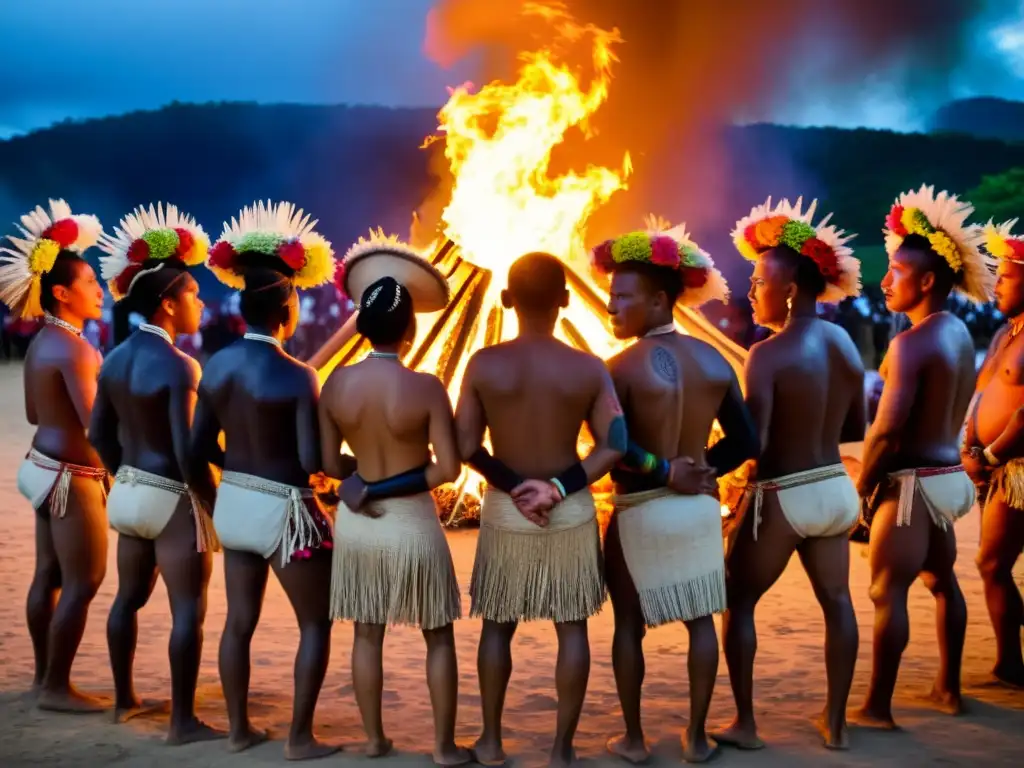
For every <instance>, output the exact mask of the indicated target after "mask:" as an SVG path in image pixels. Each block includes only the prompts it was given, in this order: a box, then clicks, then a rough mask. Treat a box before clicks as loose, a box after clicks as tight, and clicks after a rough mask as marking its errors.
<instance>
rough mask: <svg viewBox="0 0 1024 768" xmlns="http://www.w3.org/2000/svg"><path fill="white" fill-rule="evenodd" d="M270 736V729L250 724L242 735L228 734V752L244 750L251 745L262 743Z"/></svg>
mask: <svg viewBox="0 0 1024 768" xmlns="http://www.w3.org/2000/svg"><path fill="white" fill-rule="evenodd" d="M269 738H270V733H269V731H266V730H264V729H263V728H253V727H252V726H251V725H250V726H248V727H247V728H246V729H245V733H243V734H241V735H240V736H233V735H232V736H228V752H244V751H245V750H247V749H249V747H255V746H256V745H257V744H262V743H263V742H264V741H266V740H267V739H269Z"/></svg>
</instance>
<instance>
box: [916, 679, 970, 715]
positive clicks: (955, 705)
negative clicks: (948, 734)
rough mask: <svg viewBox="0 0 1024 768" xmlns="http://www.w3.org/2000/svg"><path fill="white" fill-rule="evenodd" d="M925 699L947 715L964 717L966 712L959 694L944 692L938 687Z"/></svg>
mask: <svg viewBox="0 0 1024 768" xmlns="http://www.w3.org/2000/svg"><path fill="white" fill-rule="evenodd" d="M925 698H926V699H927V700H928V701H930V702H932V703H933V704H935V705H937V706H938V708H939V711H940V712H944V713H945V714H947V715H962V714H963V712H964V704H963V700H962V699H961V698H960V694H958V693H951V692H949V691H943V690H942V689H940V688H939V687H938V686H936V687H934V688H932V690H931V693H929V694H928V695H927V696H926V697H925Z"/></svg>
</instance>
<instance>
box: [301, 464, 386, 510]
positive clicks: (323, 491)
mask: <svg viewBox="0 0 1024 768" xmlns="http://www.w3.org/2000/svg"><path fill="white" fill-rule="evenodd" d="M310 487H311V488H312V489H313V492H314V493H315V494H316V495H317V497H319V499H320V500H321V501H322V502H323V503H324V504H326V505H328V506H330V507H336V506H337V505H338V504H339V502H340V503H341V504H344V505H345V506H346V507H348V508H349V509H350V510H352V511H353V512H356V513H358V514H360V515H366V516H367V517H375V518H376V517H380V515H381V513H380V512H379V511H377V510H376V508H375V507H374V506H373V505H372V504H370V505H368V506H367V505H366V483H365V482H364V481H363V478H361V477H360V476H359V475H358V474H356V473H353V474H351V475H349V476H348V477H346V478H345V479H344V480H342V481H341V482H340V483H338V481H336V480H334V479H332V478H330V477H327V475H325V474H324V473H323V472H320V473H317V474H315V475H313V476H312V477H310Z"/></svg>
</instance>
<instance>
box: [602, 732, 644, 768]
mask: <svg viewBox="0 0 1024 768" xmlns="http://www.w3.org/2000/svg"><path fill="white" fill-rule="evenodd" d="M605 747H607V749H608V751H609V752H611V753H612V754H613V755H616V756H617V757H621V758H622V759H623V760H625V761H626V762H627V763H632V764H633V765H642V764H643V763H646V762H647V761H648V760H650V759H651V752H650V750H648V749H647V742H646V741H644V740H643V739H642V738H640V739H631V738H629V737H628V736H625V735H623V736H619V737H618V738H614V739H609V740H608V743H607V744H605Z"/></svg>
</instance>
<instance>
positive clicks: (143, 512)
mask: <svg viewBox="0 0 1024 768" xmlns="http://www.w3.org/2000/svg"><path fill="white" fill-rule="evenodd" d="M183 502H186V503H188V504H189V506H190V507H191V509H192V518H193V520H194V521H195V526H196V551H197V552H206V551H210V552H216V551H217V549H218V548H219V545H218V542H217V536H216V534H215V533H214V531H213V527H212V526H211V525H210V513H209V512H208V511H207V510H206V508H205V507H204V506H203V503H202V502H201V501H200V500H199V498H198V497H197V496H196V495H195V494H194V493H192V492H191V491H190V490H189V488H188V486H187V485H185V483H181V482H178V481H177V480H171V479H169V478H166V477H161V476H160V475H154V474H153V473H152V472H146V471H145V470H141V469H136V468H135V467H129V466H122V467H121V468H119V469H118V470H117V476H116V477H115V478H114V487H113V488H111V489H110V495H109V496H108V497H107V519H108V521H109V522H110V527H111V528H113V529H114V530H115V531H117V532H118V533H121V534H124V535H125V536H135V537H136V538H139V539H148V540H150V541H153V540H155V539H156V538H157V537H158V536H159V535H160V534H161V533H163V530H164V528H166V527H167V524H168V523H169V522H170V521H171V517H173V516H174V512H175V511H176V510H177V509H178V505H179V504H181V503H183Z"/></svg>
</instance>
